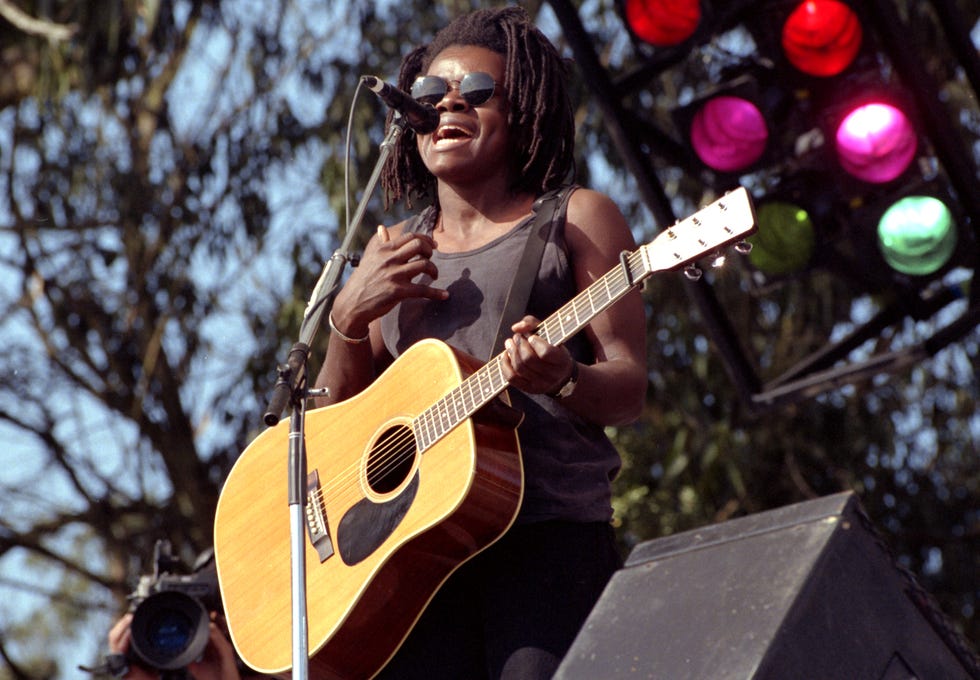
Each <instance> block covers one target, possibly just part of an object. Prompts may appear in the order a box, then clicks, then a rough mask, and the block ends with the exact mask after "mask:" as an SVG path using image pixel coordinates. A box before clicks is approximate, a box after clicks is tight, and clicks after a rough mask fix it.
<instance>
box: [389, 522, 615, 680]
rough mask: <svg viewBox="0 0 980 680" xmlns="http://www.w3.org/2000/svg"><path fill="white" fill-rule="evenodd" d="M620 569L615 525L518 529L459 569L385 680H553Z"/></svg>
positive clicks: (536, 525) (549, 525)
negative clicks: (585, 622)
mask: <svg viewBox="0 0 980 680" xmlns="http://www.w3.org/2000/svg"><path fill="white" fill-rule="evenodd" d="M620 565H621V560H620V557H619V554H618V553H617V551H616V546H615V540H614V536H613V530H612V527H611V526H609V524H607V523H576V522H557V521H549V522H540V523H534V524H526V525H518V526H514V527H512V528H511V529H510V530H509V531H508V532H507V534H505V535H504V537H503V538H501V539H500V540H499V541H497V542H496V543H494V544H493V545H492V546H490V547H489V548H487V549H486V550H484V551H483V552H482V553H480V554H479V555H477V556H476V557H474V558H473V559H472V560H470V561H469V562H467V563H466V564H464V565H463V566H462V567H460V568H459V569H457V570H456V572H454V573H453V575H452V576H450V578H449V579H448V580H447V581H446V583H445V584H444V585H443V587H442V588H441V589H440V591H439V592H438V593H437V594H436V596H435V597H434V598H433V600H432V602H431V603H430V604H429V606H428V608H427V609H426V611H425V612H424V613H423V614H422V616H421V618H420V619H419V621H418V623H417V624H416V626H415V628H414V629H413V630H412V632H411V633H410V634H409V636H408V639H406V641H405V644H404V645H402V647H401V649H400V650H399V651H398V652H397V653H396V654H395V656H394V658H393V659H392V660H391V662H390V663H389V664H388V665H387V666H386V667H385V668H384V669H383V670H382V672H381V674H380V675H379V676H378V677H379V678H384V679H385V680H414V679H418V680H423V679H424V680H505V679H506V680H536V679H545V678H550V677H551V676H552V675H553V674H554V672H555V670H556V669H557V668H558V665H559V664H560V663H561V660H562V658H563V657H564V655H565V653H566V652H567V651H568V649H569V647H570V646H571V644H572V641H573V640H574V639H575V636H576V635H577V634H578V631H579V629H580V628H581V626H582V623H583V622H584V621H585V618H586V617H587V616H588V614H589V612H591V611H592V607H593V606H594V605H595V603H596V601H597V600H598V599H599V596H600V595H601V594H602V590H603V588H604V587H605V586H606V583H607V582H608V581H609V578H610V577H611V576H612V574H613V572H614V571H616V569H618V568H619V567H620Z"/></svg>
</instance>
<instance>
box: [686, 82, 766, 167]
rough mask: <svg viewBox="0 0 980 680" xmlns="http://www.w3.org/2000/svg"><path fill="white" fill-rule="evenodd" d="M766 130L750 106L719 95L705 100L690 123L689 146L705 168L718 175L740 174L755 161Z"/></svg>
mask: <svg viewBox="0 0 980 680" xmlns="http://www.w3.org/2000/svg"><path fill="white" fill-rule="evenodd" d="M768 139H769V129H768V127H767V126H766V120H765V118H764V117H763V116H762V113H760V112H759V109H758V108H756V106H755V104H753V103H752V102H750V101H748V100H746V99H742V98H740V97H733V96H730V95H722V96H719V97H715V98H714V99H710V100H708V101H707V102H706V103H705V105H704V106H702V107H701V109H700V110H698V112H697V113H696V114H694V120H693V121H692V122H691V144H692V145H693V146H694V151H695V152H697V154H698V157H699V158H700V159H701V160H702V162H704V164H705V165H707V166H709V167H711V168H714V169H715V170H719V171H721V172H733V171H735V170H741V169H743V168H745V167H747V166H749V165H751V164H752V163H755V162H756V161H757V160H759V157H760V156H762V152H763V151H765V149H766V142H767V141H768Z"/></svg>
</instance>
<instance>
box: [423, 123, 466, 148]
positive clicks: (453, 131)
mask: <svg viewBox="0 0 980 680" xmlns="http://www.w3.org/2000/svg"><path fill="white" fill-rule="evenodd" d="M472 137H473V133H472V132H471V131H470V130H467V129H465V128H462V127H460V126H458V125H453V124H452V123H447V124H446V125H440V126H439V128H438V129H437V130H436V131H435V134H434V135H433V136H432V138H433V141H435V142H436V144H438V143H439V142H454V141H458V140H461V139H470V138H472Z"/></svg>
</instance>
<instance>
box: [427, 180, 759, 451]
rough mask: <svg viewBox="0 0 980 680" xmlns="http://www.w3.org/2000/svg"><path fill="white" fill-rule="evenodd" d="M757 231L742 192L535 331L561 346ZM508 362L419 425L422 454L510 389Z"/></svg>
mask: <svg viewBox="0 0 980 680" xmlns="http://www.w3.org/2000/svg"><path fill="white" fill-rule="evenodd" d="M753 231H755V214H754V211H753V210H752V203H751V200H750V199H749V195H748V192H747V191H746V190H745V188H744V187H740V188H738V189H736V190H735V191H733V192H731V193H729V194H726V195H725V196H724V197H722V198H719V199H718V200H716V201H715V202H714V203H712V204H711V205H709V206H708V207H706V208H702V209H701V210H699V211H698V212H697V213H695V214H694V215H692V216H690V217H688V218H687V219H685V220H684V221H682V222H681V223H679V224H676V225H674V226H673V227H671V228H670V229H667V230H665V231H664V232H662V233H661V234H660V235H658V236H657V238H655V239H654V241H653V242H652V243H649V244H647V245H644V246H641V247H640V248H638V249H637V250H635V251H633V252H632V253H624V254H623V255H622V257H621V261H620V264H619V266H617V267H613V268H612V269H611V270H609V271H608V272H606V274H605V275H604V276H602V277H600V278H599V279H597V280H596V281H595V282H593V283H592V285H590V286H589V287H588V288H586V289H585V290H583V291H582V292H580V293H579V294H578V295H576V296H575V297H574V298H572V299H571V300H569V301H568V302H567V303H566V304H565V305H563V306H562V307H561V308H560V309H559V310H558V311H556V312H555V313H554V314H552V315H551V316H549V317H548V318H547V319H545V320H544V321H542V322H541V324H540V325H539V326H538V328H537V329H535V331H534V332H535V334H536V335H539V336H540V337H541V338H543V339H544V340H546V341H547V342H548V343H549V344H551V345H560V344H562V343H563V342H565V341H566V340H568V338H570V337H572V336H573V335H575V334H576V333H577V332H579V331H580V330H582V328H584V327H585V326H586V325H588V323H589V322H590V321H591V320H592V319H594V318H595V317H596V316H597V315H598V314H600V313H601V312H603V311H604V310H606V309H608V308H609V307H610V306H611V305H612V304H613V303H615V302H617V301H618V300H619V299H620V298H622V297H623V296H625V295H626V294H627V293H628V292H629V291H630V289H631V288H632V287H633V286H635V285H637V284H639V283H640V282H642V281H643V280H644V279H646V278H647V277H648V276H650V275H651V274H653V273H654V272H658V271H666V270H670V269H677V268H679V267H682V266H683V265H685V264H687V263H689V262H692V261H694V260H695V259H697V258H698V257H701V256H702V255H705V254H706V253H709V252H711V251H712V250H715V249H718V248H720V247H722V246H725V245H728V244H730V243H734V242H735V241H739V240H741V239H742V238H744V237H745V236H747V235H748V234H750V233H752V232H753ZM502 357H503V353H501V354H498V355H497V356H495V357H494V358H493V359H491V360H490V361H489V362H487V363H486V365H484V366H482V367H481V368H480V369H478V370H477V371H476V372H474V373H473V375H471V376H470V377H468V378H467V379H466V380H464V381H463V382H461V383H460V384H459V385H458V386H457V387H455V388H454V389H452V390H451V391H450V392H449V393H448V394H447V395H445V396H444V397H442V398H441V399H439V401H437V402H436V403H435V404H433V405H432V406H430V407H429V408H427V409H426V410H425V411H423V412H422V413H420V414H419V415H418V417H416V418H415V419H414V420H413V422H412V426H413V429H414V431H415V434H416V440H417V444H418V449H419V451H425V450H426V449H428V448H429V447H431V446H432V445H433V444H435V443H436V442H437V441H439V439H441V438H442V437H443V436H444V435H445V434H446V433H447V432H449V431H450V430H452V429H453V428H454V427H456V426H457V425H459V424H460V423H461V422H463V421H464V420H465V419H467V418H469V417H470V416H472V415H473V414H474V413H476V412H477V411H478V410H480V408H481V407H483V406H485V405H486V404H487V403H489V402H490V400H491V399H493V398H494V397H496V396H497V395H498V394H500V393H501V392H502V391H503V390H504V388H506V387H507V380H506V379H504V375H503V371H502V369H501V366H500V364H501V360H502Z"/></svg>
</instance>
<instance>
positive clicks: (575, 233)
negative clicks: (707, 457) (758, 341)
mask: <svg viewBox="0 0 980 680" xmlns="http://www.w3.org/2000/svg"><path fill="white" fill-rule="evenodd" d="M565 239H566V242H567V243H568V247H569V251H570V259H571V264H572V268H573V273H574V276H575V281H576V287H577V289H578V290H579V291H581V290H584V289H585V288H587V287H588V286H589V285H590V284H592V283H593V282H594V281H595V280H596V279H598V278H599V277H601V276H602V275H604V274H605V273H606V272H608V271H609V270H610V269H612V268H613V267H615V266H616V265H617V263H618V261H619V253H620V252H622V251H623V250H633V249H635V248H636V244H635V243H634V240H633V237H632V234H631V233H630V230H629V228H628V226H627V225H626V220H625V219H624V218H623V216H622V213H620V211H619V209H618V208H617V207H616V206H615V204H614V203H613V202H612V201H611V200H610V199H609V198H608V197H606V196H604V195H602V194H600V193H597V192H594V191H590V190H587V189H579V190H578V191H576V192H575V193H574V194H572V197H571V199H570V201H569V206H568V217H567V220H566V226H565ZM537 324H538V320H537V319H534V318H533V317H525V318H524V319H522V320H521V321H520V322H518V323H516V324H514V326H513V327H512V330H513V331H514V336H512V337H511V338H510V339H509V340H508V341H507V358H506V360H505V361H504V362H503V370H504V375H505V377H506V378H508V380H509V381H510V383H511V384H512V385H513V386H514V387H517V388H519V389H522V390H524V391H525V392H529V393H535V394H549V393H552V392H554V391H555V390H557V388H558V387H560V386H561V385H562V384H563V383H564V382H565V381H566V380H567V379H568V377H569V375H570V374H571V372H572V364H573V360H572V357H571V355H570V354H569V353H568V350H566V349H565V348H563V347H553V346H551V345H549V344H548V343H547V342H545V341H544V340H543V339H542V338H540V337H538V336H536V335H529V333H530V332H531V331H532V330H533V328H534V327H535V326H537ZM585 332H586V334H587V336H588V338H589V341H590V342H591V344H592V348H593V351H594V353H595V357H596V362H595V363H594V364H592V365H589V366H586V365H579V366H578V381H577V384H576V387H575V390H574V392H573V393H572V394H571V396H569V397H567V398H565V399H563V400H562V404H563V405H564V406H565V407H567V408H568V409H570V410H572V411H574V412H575V413H578V414H579V415H581V416H583V417H585V418H587V419H588V420H590V421H593V422H595V423H598V424H600V425H619V424H624V423H628V422H632V421H633V420H635V419H636V418H638V417H639V415H640V412H641V410H642V408H643V402H644V398H645V393H646V385H647V370H646V323H645V316H644V309H643V301H642V297H641V295H640V292H639V290H634V291H631V292H630V293H628V294H627V296H626V297H625V298H623V299H622V300H620V301H619V302H617V303H616V304H615V305H613V306H612V307H611V308H610V309H608V310H606V311H605V312H603V313H601V314H599V315H598V316H597V317H596V318H595V319H593V320H592V322H591V323H590V324H589V326H587V327H586V329H585Z"/></svg>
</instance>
